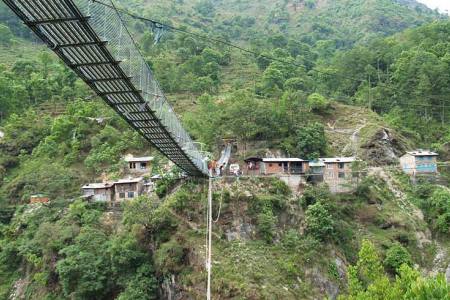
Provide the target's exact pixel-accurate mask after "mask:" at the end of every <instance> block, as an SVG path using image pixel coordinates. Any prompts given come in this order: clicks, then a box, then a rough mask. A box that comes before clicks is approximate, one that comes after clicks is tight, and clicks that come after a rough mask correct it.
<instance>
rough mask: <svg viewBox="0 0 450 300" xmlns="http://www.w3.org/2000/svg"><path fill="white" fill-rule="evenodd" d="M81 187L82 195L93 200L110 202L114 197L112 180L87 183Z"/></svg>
mask: <svg viewBox="0 0 450 300" xmlns="http://www.w3.org/2000/svg"><path fill="white" fill-rule="evenodd" d="M81 189H82V190H83V197H85V198H89V199H92V200H93V201H100V202H111V201H112V200H113V199H114V182H105V183H88V184H86V185H84V186H83V187H82V188H81Z"/></svg>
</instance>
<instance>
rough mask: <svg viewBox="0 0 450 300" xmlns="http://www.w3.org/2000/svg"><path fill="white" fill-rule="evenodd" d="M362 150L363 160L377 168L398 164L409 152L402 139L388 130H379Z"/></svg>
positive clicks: (362, 146)
mask: <svg viewBox="0 0 450 300" xmlns="http://www.w3.org/2000/svg"><path fill="white" fill-rule="evenodd" d="M361 148H362V149H363V153H362V156H363V157H362V158H363V159H364V160H366V161H368V162H369V163H370V164H371V165H375V166H382V165H391V164H396V163H398V159H399V157H400V156H401V155H403V154H404V153H405V151H406V150H407V149H406V148H407V146H406V145H405V143H403V142H402V139H401V138H400V137H398V136H396V134H394V133H392V132H391V131H390V130H389V129H386V128H382V129H380V130H378V131H377V132H376V133H375V134H374V135H373V137H372V138H371V139H370V140H369V141H367V142H366V143H365V144H363V145H361Z"/></svg>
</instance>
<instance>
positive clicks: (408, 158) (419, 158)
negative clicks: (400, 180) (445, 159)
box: [400, 149, 439, 175]
mask: <svg viewBox="0 0 450 300" xmlns="http://www.w3.org/2000/svg"><path fill="white" fill-rule="evenodd" d="M438 156H439V155H438V154H437V153H436V152H432V151H429V150H421V149H419V150H415V151H408V152H406V153H405V154H404V155H403V156H402V157H400V166H401V168H402V170H403V172H405V173H406V174H408V175H417V174H419V175H420V174H436V173H437V172H438V170H437V157H438Z"/></svg>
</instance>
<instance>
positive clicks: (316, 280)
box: [305, 268, 339, 300]
mask: <svg viewBox="0 0 450 300" xmlns="http://www.w3.org/2000/svg"><path fill="white" fill-rule="evenodd" d="M305 275H306V277H308V278H310V280H311V282H312V283H313V285H314V286H315V287H316V288H318V289H319V290H320V291H321V293H323V294H326V295H327V296H328V298H329V299H333V300H334V299H336V298H337V296H338V294H339V285H338V284H337V283H335V282H333V281H331V280H330V279H328V278H327V277H326V276H325V275H323V274H322V273H321V272H320V271H319V270H318V269H316V268H313V269H311V270H307V271H306V272H305Z"/></svg>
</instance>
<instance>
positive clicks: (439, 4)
mask: <svg viewBox="0 0 450 300" xmlns="http://www.w3.org/2000/svg"><path fill="white" fill-rule="evenodd" d="M418 2H420V3H423V4H425V5H426V6H428V7H429V8H432V9H435V8H438V9H439V10H440V11H441V12H445V11H447V13H448V14H450V0H418Z"/></svg>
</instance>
